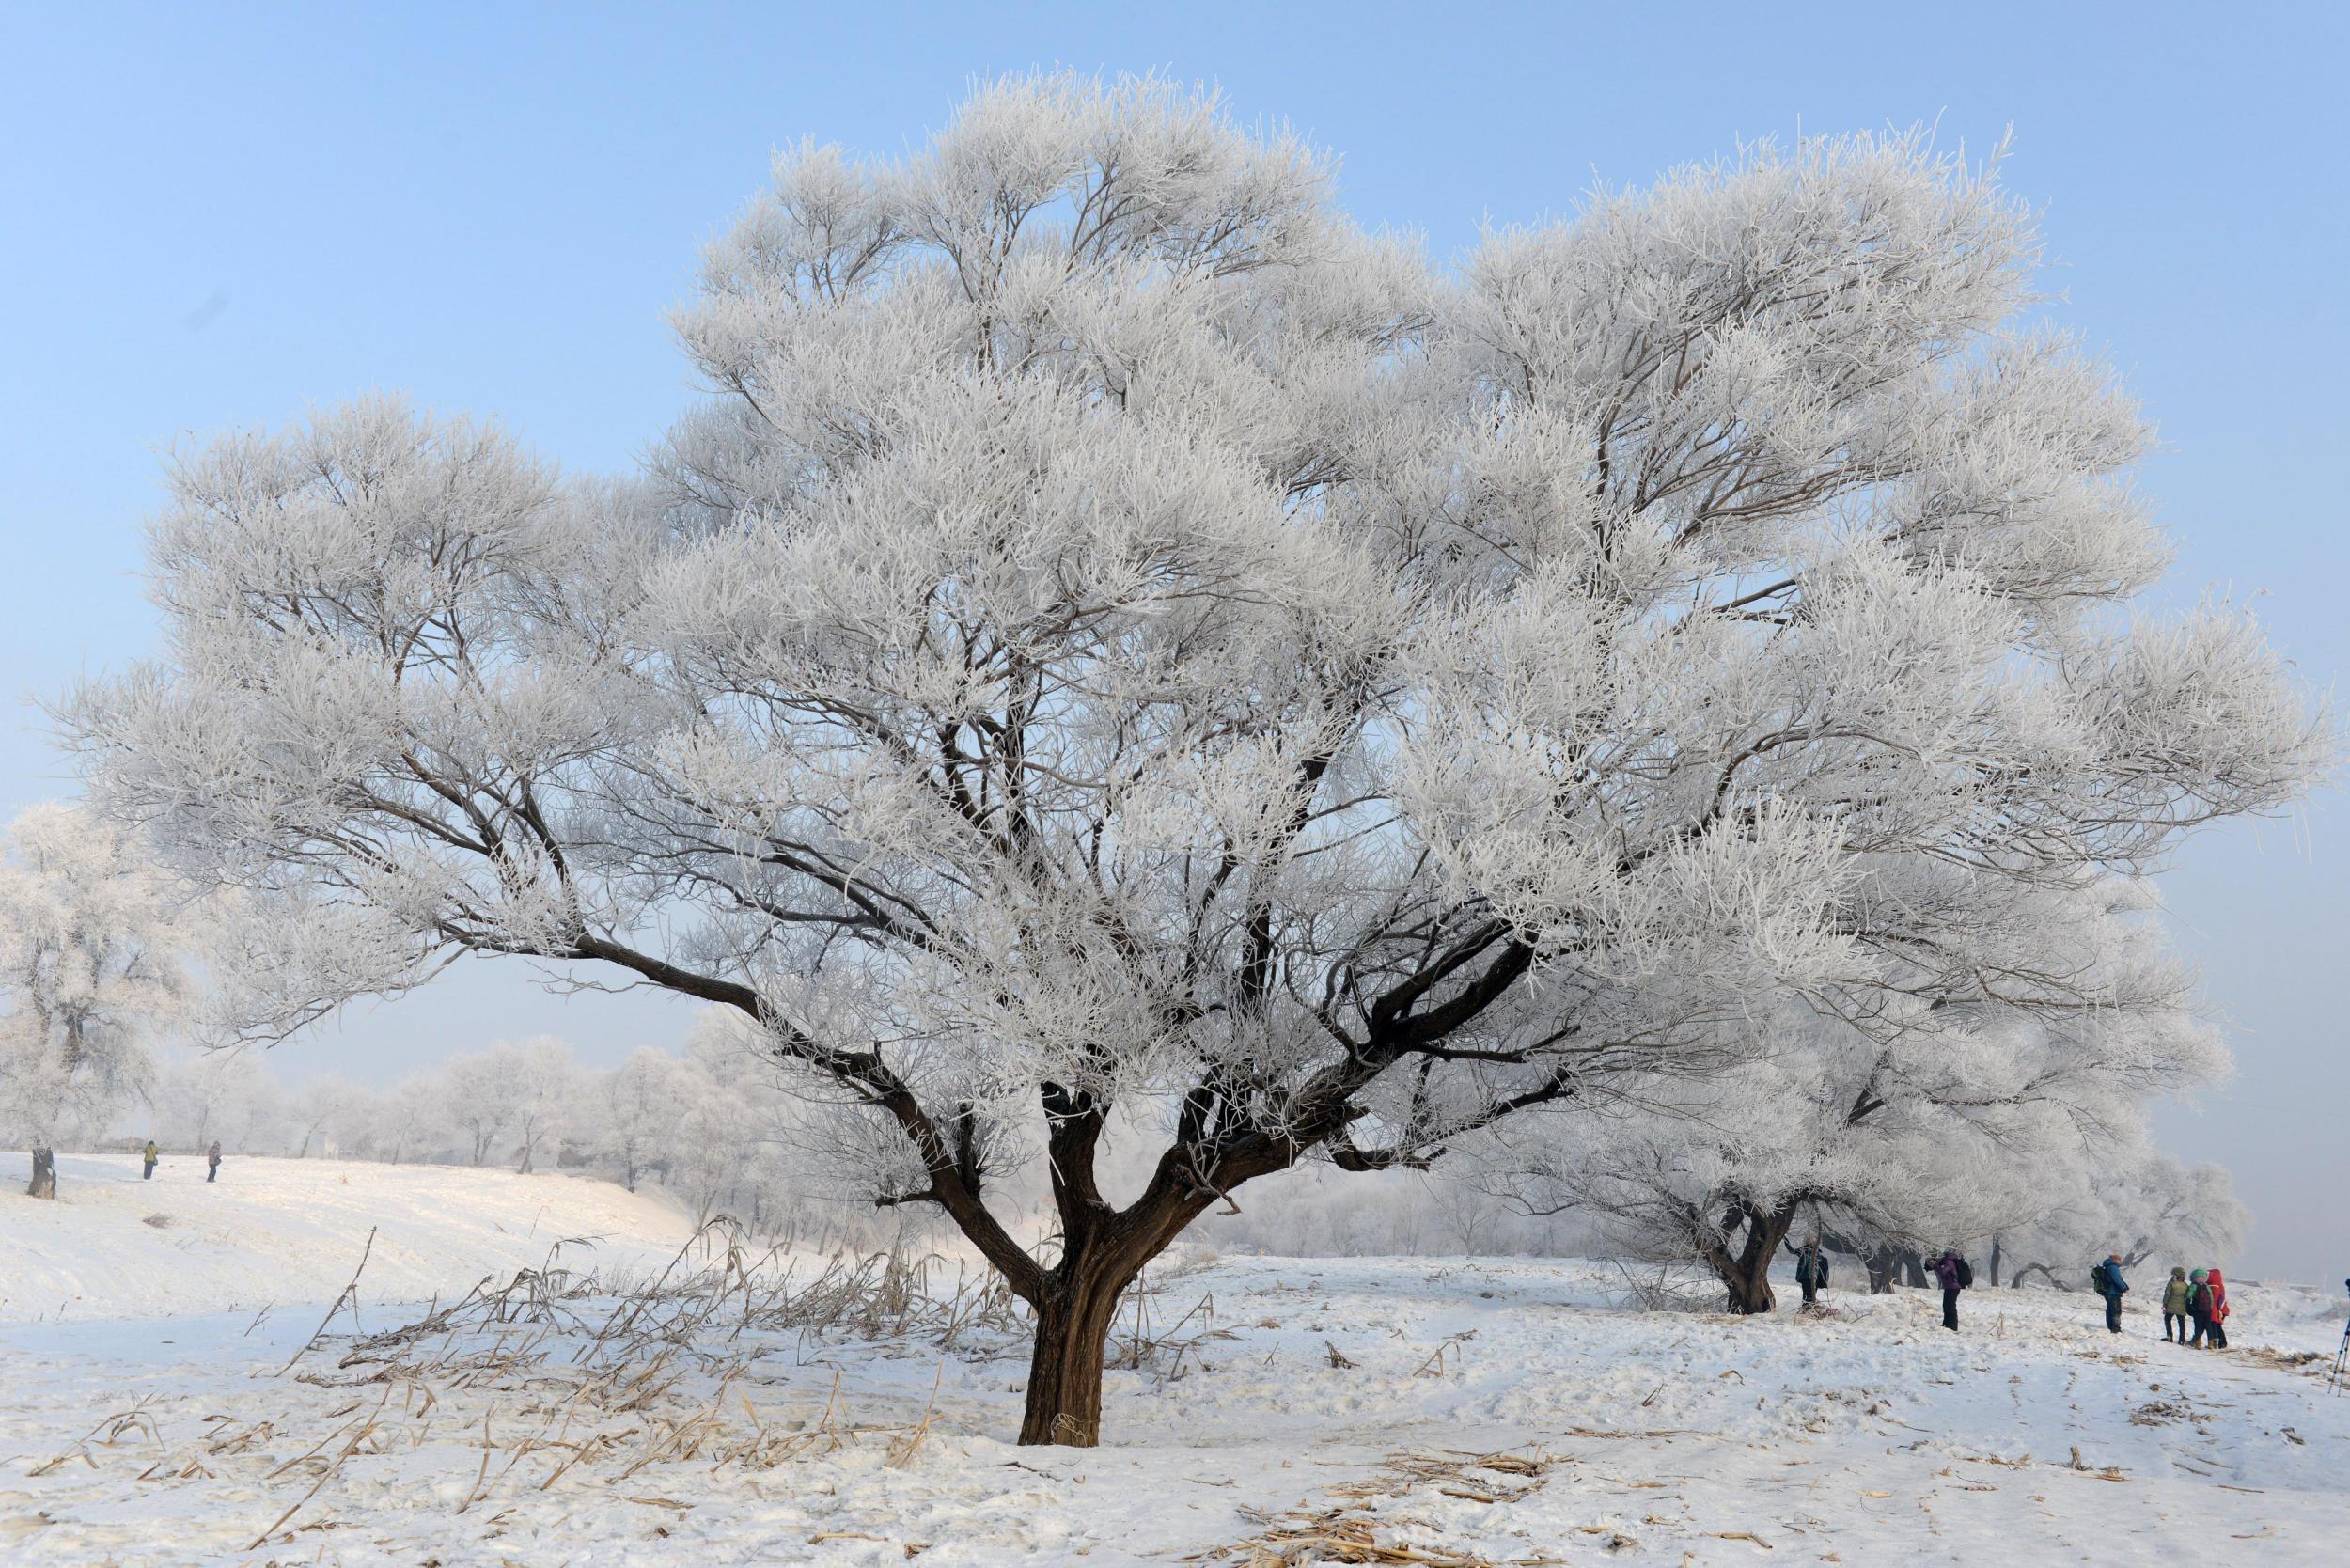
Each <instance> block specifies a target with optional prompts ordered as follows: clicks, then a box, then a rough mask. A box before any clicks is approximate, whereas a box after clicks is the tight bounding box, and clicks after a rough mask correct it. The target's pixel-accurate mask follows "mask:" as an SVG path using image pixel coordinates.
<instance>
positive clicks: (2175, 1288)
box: [2162, 1268, 2195, 1344]
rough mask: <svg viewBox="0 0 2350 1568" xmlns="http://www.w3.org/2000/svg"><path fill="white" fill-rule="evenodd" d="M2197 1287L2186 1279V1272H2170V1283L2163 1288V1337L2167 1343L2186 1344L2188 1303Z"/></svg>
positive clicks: (2184, 1270) (2176, 1270)
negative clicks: (2189, 1297) (2188, 1298)
mask: <svg viewBox="0 0 2350 1568" xmlns="http://www.w3.org/2000/svg"><path fill="white" fill-rule="evenodd" d="M2194 1290H2195V1287H2194V1286H2193V1285H2192V1284H2190V1283H2189V1282H2188V1280H2187V1278H2186V1269H2184V1268H2174V1269H2172V1270H2171V1271H2170V1283H2169V1284H2167V1285H2165V1286H2163V1288H2162V1337H2163V1341H2164V1342H2165V1343H2176V1344H2185V1343H2186V1303H2187V1297H2188V1296H2190V1295H2191V1294H2194Z"/></svg>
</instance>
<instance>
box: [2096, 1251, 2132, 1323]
mask: <svg viewBox="0 0 2350 1568" xmlns="http://www.w3.org/2000/svg"><path fill="white" fill-rule="evenodd" d="M2089 1282H2090V1283H2091V1284H2092V1285H2094V1286H2096V1287H2097V1294H2099V1295H2102V1296H2104V1297H2105V1298H2106V1332H2107V1333H2108V1334H2119V1333H2121V1332H2122V1298H2123V1296H2125V1295H2127V1294H2130V1282H2129V1281H2128V1280H2126V1279H2124V1278H2122V1254H2120V1253H2119V1252H2108V1253H2107V1254H2106V1261H2105V1262H2102V1263H2099V1264H2098V1265H2097V1266H2096V1267H2094V1268H2092V1269H2091V1270H2090V1271H2089Z"/></svg>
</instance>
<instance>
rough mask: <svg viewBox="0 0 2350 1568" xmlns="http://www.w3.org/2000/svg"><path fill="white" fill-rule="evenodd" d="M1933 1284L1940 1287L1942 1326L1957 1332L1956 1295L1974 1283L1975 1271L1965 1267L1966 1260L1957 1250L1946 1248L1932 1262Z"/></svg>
mask: <svg viewBox="0 0 2350 1568" xmlns="http://www.w3.org/2000/svg"><path fill="white" fill-rule="evenodd" d="M1934 1278H1935V1283H1936V1284H1939V1285H1940V1286H1941V1287H1942V1326H1943V1327H1945V1328H1947V1329H1949V1330H1950V1331H1951V1333H1953V1334H1955V1333H1957V1332H1958V1293H1959V1292H1961V1291H1963V1290H1965V1289H1966V1287H1967V1286H1969V1285H1971V1284H1973V1283H1974V1282H1975V1271H1974V1270H1973V1269H1971V1268H1969V1267H1967V1266H1966V1259H1964V1258H1962V1257H1960V1256H1959V1255H1958V1249H1957V1248H1955V1247H1944V1248H1943V1249H1942V1256H1940V1257H1939V1258H1936V1259H1935V1261H1934Z"/></svg>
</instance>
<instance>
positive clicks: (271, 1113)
mask: <svg viewBox="0 0 2350 1568" xmlns="http://www.w3.org/2000/svg"><path fill="white" fill-rule="evenodd" d="M260 1055H261V1053H260V1052H259V1051H258V1050H254V1049H250V1048H238V1047H229V1048H223V1049H217V1050H210V1051H205V1052H203V1053H201V1054H200V1055H198V1056H197V1057H196V1058H195V1059H194V1060H192V1061H187V1062H182V1063H180V1064H178V1065H176V1066H174V1067H172V1068H171V1069H170V1070H169V1071H167V1072H166V1073H164V1074H163V1077H162V1080H161V1082H160V1083H159V1084H158V1086H157V1088H156V1091H155V1095H154V1104H155V1111H156V1115H157V1117H158V1118H159V1120H160V1121H162V1123H163V1125H162V1128H161V1129H160V1131H161V1132H162V1134H163V1136H164V1138H165V1139H166V1140H167V1141H175V1142H177V1143H178V1144H179V1145H180V1147H183V1148H187V1149H203V1148H206V1147H208V1146H209V1145H211V1144H212V1143H215V1142H217V1143H219V1144H221V1145H223V1146H224V1147H225V1148H227V1149H229V1150H232V1151H235V1152H240V1153H251V1152H259V1151H261V1150H265V1149H267V1150H275V1149H278V1148H281V1147H282V1145H281V1144H280V1143H279V1142H278V1137H279V1135H280V1133H282V1132H283V1131H284V1128H285V1125H286V1123H287V1121H288V1120H289V1118H288V1111H287V1105H286V1097H285V1095H284V1094H282V1093H280V1092H279V1090H278V1088H277V1086H276V1084H275V1083H274V1082H273V1081H272V1080H271V1078H270V1076H269V1074H268V1073H267V1072H266V1071H265V1070H264V1069H263V1068H262V1066H261V1061H260Z"/></svg>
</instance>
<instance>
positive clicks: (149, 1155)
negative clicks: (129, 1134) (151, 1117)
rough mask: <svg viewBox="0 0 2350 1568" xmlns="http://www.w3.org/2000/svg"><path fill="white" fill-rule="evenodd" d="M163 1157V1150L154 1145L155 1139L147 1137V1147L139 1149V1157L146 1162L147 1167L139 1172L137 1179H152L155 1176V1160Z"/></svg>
mask: <svg viewBox="0 0 2350 1568" xmlns="http://www.w3.org/2000/svg"><path fill="white" fill-rule="evenodd" d="M163 1157H164V1152H163V1151H162V1150H160V1149H158V1148H156V1147H155V1140H154V1139H153V1138H151V1137H150V1138H149V1139H148V1140H147V1147H146V1148H144V1149H142V1150H140V1151H139V1158H140V1159H142V1160H145V1161H146V1162H147V1168H145V1169H144V1170H141V1171H140V1172H139V1180H140V1181H142V1182H147V1181H152V1180H153V1179H154V1176H155V1162H156V1161H157V1160H159V1159H162V1158H163Z"/></svg>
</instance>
